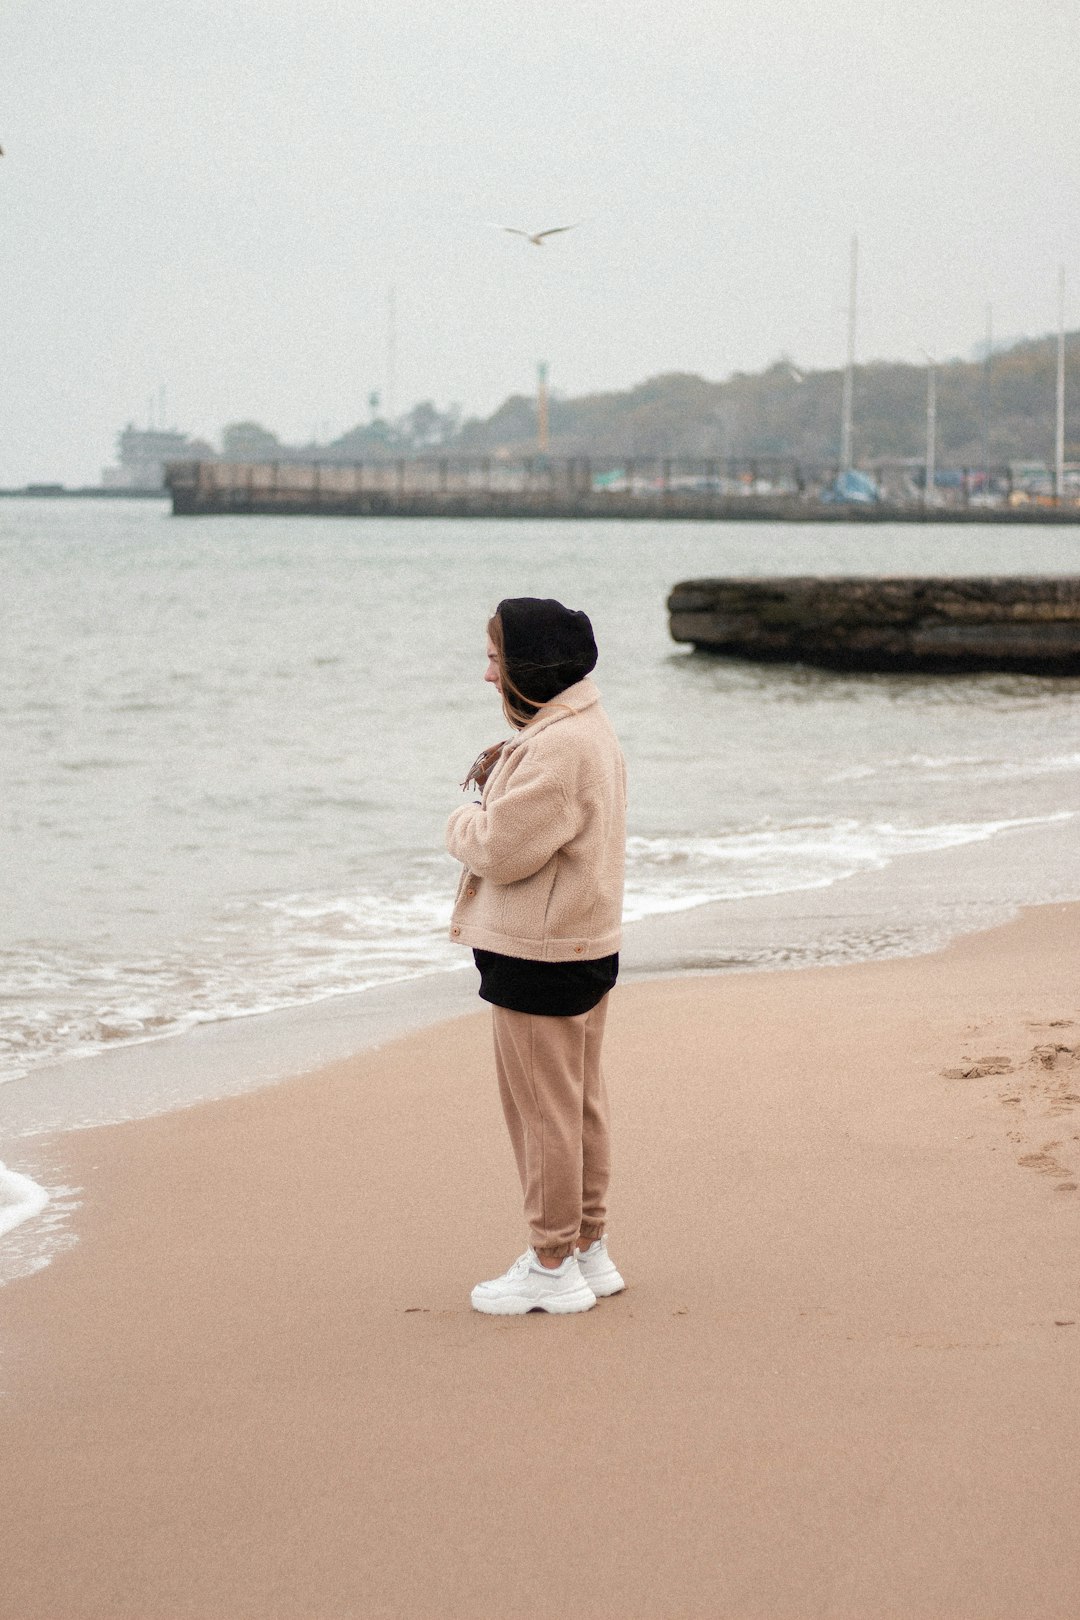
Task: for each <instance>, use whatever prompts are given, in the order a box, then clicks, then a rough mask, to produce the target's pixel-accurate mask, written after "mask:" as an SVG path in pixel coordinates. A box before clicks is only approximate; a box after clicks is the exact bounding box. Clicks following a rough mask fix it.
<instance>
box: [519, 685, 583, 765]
mask: <svg viewBox="0 0 1080 1620" xmlns="http://www.w3.org/2000/svg"><path fill="white" fill-rule="evenodd" d="M599 701H600V692H599V690H598V688H597V686H596V683H595V682H594V681H593V680H592V679H591V678H590V677H589V676H588V675H586V676H585V678H584V680H580V681H575V682H574V684H573V686H568V687H566V688H565V690H564V691H562V692H558V693H556V695H555V696H554V697H553V698H552V699H551V700H550V702H548V703H545V704H543V705H542V706H541V707H540V708H539V709H538V710H537V711H536V713H535V714H534V715H533V718H532V719H531V720H530V721H529V724H528V725H527V726H523V727H522V728H521V730H520V731H518V732H515V734H514V736H512V737H510V738H508V739H507V744H506V746H507V747H508V748H513V747H514V746H515V745H516V744H517V743H519V742H528V740H529V738H530V737H535V736H536V734H537V732H538V731H543V730H544V729H545V728H546V727H547V726H553V725H555V724H556V722H557V721H559V720H569V719H570V717H571V715H574V714H580V713H581V712H582V710H583V709H589V708H591V707H592V705H593V704H594V703H599Z"/></svg>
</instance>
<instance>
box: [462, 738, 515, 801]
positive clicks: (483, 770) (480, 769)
mask: <svg viewBox="0 0 1080 1620" xmlns="http://www.w3.org/2000/svg"><path fill="white" fill-rule="evenodd" d="M504 746H505V745H504V744H503V743H501V742H497V743H492V745H491V747H490V748H485V749H484V751H483V753H481V754H478V755H477V756H476V758H475V759H474V760H473V763H472V764H471V765H470V767H469V774H468V776H466V778H465V780H464V782H462V784H461V787H462V791H463V792H465V791H467V790H468V789H469V788H470V787H471V786H472V785H473V784H474V783H475V785H476V786H477V787H478V788H481V789H482V788H483V786H484V784H485V782H486V781H487V779H488V777H489V776H490V775H491V772H492V770H493V768H494V765H495V761H496V760H497V759H498V757H499V755H500V754H501V753H502V751H503V748H504Z"/></svg>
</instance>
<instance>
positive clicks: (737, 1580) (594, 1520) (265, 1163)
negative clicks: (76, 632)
mask: <svg viewBox="0 0 1080 1620" xmlns="http://www.w3.org/2000/svg"><path fill="white" fill-rule="evenodd" d="M1078 961H1080V907H1065V906H1051V907H1043V908H1040V909H1037V910H1032V911H1029V912H1027V913H1025V914H1024V915H1023V916H1022V917H1021V918H1020V919H1019V920H1017V921H1016V922H1014V923H1011V924H1009V925H1007V926H1006V927H1004V928H1000V929H997V930H995V931H993V932H992V933H988V934H982V935H976V936H970V937H968V938H966V939H963V940H960V941H958V942H955V943H954V944H953V945H951V946H950V947H949V948H948V949H947V950H946V951H944V952H941V953H939V954H936V955H930V956H922V957H918V958H913V959H910V960H893V961H887V962H879V963H873V962H871V963H864V964H861V965H858V966H853V967H844V968H815V969H808V970H804V971H799V972H789V973H778V974H777V973H769V974H765V973H762V974H746V975H737V976H730V977H713V978H705V977H702V978H690V977H687V978H682V979H675V980H667V981H657V982H647V983H639V984H634V985H632V986H629V987H624V988H620V990H619V991H617V992H616V995H615V998H614V1002H613V1007H612V1014H611V1019H610V1023H609V1029H610V1036H609V1046H608V1067H609V1072H610V1074H611V1077H612V1080H613V1083H614V1091H615V1099H616V1132H617V1138H616V1149H617V1182H616V1185H615V1187H614V1188H613V1215H612V1223H611V1247H612V1252H613V1254H614V1255H615V1258H616V1259H617V1260H618V1262H619V1264H620V1266H621V1267H622V1269H623V1270H624V1272H625V1274H626V1276H627V1278H628V1281H629V1283H630V1287H629V1288H628V1290H627V1292H626V1293H625V1294H624V1295H621V1296H619V1297H617V1298H614V1299H610V1300H605V1301H602V1302H601V1303H600V1304H599V1305H598V1306H597V1308H596V1309H595V1310H593V1311H591V1312H588V1313H587V1314H584V1315H582V1316H577V1317H570V1318H550V1317H546V1316H542V1315H533V1316H530V1317H526V1318H515V1319H506V1318H503V1319H492V1318H487V1317H481V1316H478V1315H476V1314H475V1313H473V1312H472V1311H471V1310H470V1308H469V1302H468V1291H469V1287H470V1286H471V1284H472V1283H473V1282H474V1281H475V1280H477V1278H479V1277H482V1276H490V1275H492V1274H493V1273H495V1272H496V1271H499V1270H501V1269H503V1268H504V1267H505V1266H506V1265H507V1264H508V1263H509V1261H510V1260H511V1259H513V1257H514V1256H515V1255H516V1254H517V1253H518V1252H519V1251H520V1249H521V1248H522V1247H523V1242H524V1234H523V1231H522V1227H521V1221H520V1212H519V1207H518V1205H519V1199H518V1192H517V1188H516V1185H515V1181H514V1175H513V1169H512V1163H511V1158H510V1151H509V1146H508V1144H507V1143H506V1141H505V1140H504V1136H503V1128H502V1123H501V1119H500V1116H499V1110H498V1103H497V1098H496V1094H495V1087H494V1080H493V1074H492V1064H491V1059H490V1054H489V1029H488V1020H487V1014H486V1013H485V1012H480V1013H478V1014H476V1015H475V1016H470V1017H466V1018H462V1019H458V1020H455V1021H453V1022H451V1023H447V1024H443V1025H440V1026H437V1027H436V1028H433V1029H427V1030H424V1031H421V1032H420V1033H418V1034H414V1035H410V1036H408V1037H407V1038H405V1039H403V1040H400V1041H397V1042H395V1043H393V1044H391V1045H387V1046H385V1047H383V1048H382V1049H381V1050H378V1051H374V1052H368V1053H365V1054H364V1055H362V1056H361V1057H358V1058H354V1059H351V1060H349V1061H347V1062H343V1063H338V1064H335V1065H334V1066H332V1067H331V1068H328V1069H325V1070H323V1071H321V1072H320V1073H318V1074H315V1075H311V1076H308V1077H305V1078H303V1079H300V1080H295V1081H289V1082H287V1083H285V1084H282V1085H280V1086H277V1087H273V1088H270V1089H267V1090H264V1091H259V1092H253V1093H249V1094H246V1095H243V1096H238V1097H233V1098H229V1099H226V1100H222V1101H218V1102H214V1103H206V1104H202V1105H200V1106H197V1107H193V1108H189V1109H186V1110H182V1111H180V1112H176V1113H172V1114H168V1115H163V1116H161V1117H159V1118H154V1119H146V1120H141V1121H138V1122H135V1123H131V1124H126V1125H120V1126H110V1127H104V1128H99V1129H93V1130H86V1131H81V1132H74V1133H69V1134H67V1135H64V1136H61V1137H57V1138H55V1139H54V1140H53V1142H52V1144H51V1145H50V1147H49V1153H50V1155H51V1157H52V1159H53V1161H54V1162H55V1164H56V1166H57V1169H58V1171H59V1173H60V1174H62V1175H63V1178H64V1179H65V1180H66V1181H67V1182H69V1183H72V1184H75V1185H78V1186H80V1187H81V1188H82V1189H83V1194H82V1196H83V1204H82V1208H81V1209H80V1211H79V1212H78V1215H77V1216H76V1218H75V1226H76V1230H77V1232H78V1234H79V1242H78V1243H77V1244H76V1245H75V1246H74V1247H73V1248H72V1249H70V1250H69V1251H68V1252H66V1253H61V1254H59V1255H58V1256H57V1258H56V1259H55V1260H54V1261H53V1263H52V1264H51V1265H50V1266H49V1267H48V1269H47V1270H45V1271H44V1272H42V1273H40V1274H38V1275H37V1276H34V1277H30V1278H27V1279H25V1280H22V1281H18V1282H15V1283H12V1284H11V1285H9V1286H8V1287H6V1288H5V1289H3V1290H2V1291H0V1389H2V1390H3V1397H2V1399H0V1457H2V1458H3V1460H4V1464H3V1470H4V1482H5V1483H4V1495H3V1510H2V1543H3V1559H2V1568H3V1574H2V1579H0V1616H3V1620H39V1617H40V1620H75V1617H79V1620H83V1617H86V1620H89V1617H91V1616H92V1617H94V1620H187V1617H198V1620H241V1617H243V1620H279V1617H280V1620H286V1617H288V1620H300V1617H304V1620H316V1617H318V1620H322V1617H334V1620H338V1617H346V1616H348V1617H364V1620H366V1617H369V1616H371V1617H375V1616H402V1617H409V1620H459V1617H460V1620H489V1617H490V1620H511V1617H519V1616H520V1617H525V1616H530V1617H532V1616H535V1617H545V1620H557V1617H562V1616H567V1617H574V1620H601V1617H602V1620H632V1617H640V1620H682V1617H687V1620H689V1617H695V1620H696V1617H701V1620H726V1617H732V1620H749V1617H754V1620H788V1617H792V1620H795V1617H797V1620H804V1617H810V1616H814V1617H818V1616H825V1617H845V1620H885V1617H890V1620H891V1617H896V1620H900V1617H903V1620H961V1617H963V1620H995V1617H1016V1620H1021V1617H1022V1620H1044V1617H1055V1620H1057V1617H1062V1620H1064V1617H1066V1616H1070V1617H1071V1616H1073V1615H1074V1614H1075V1612H1076V1591H1077V1585H1078V1582H1080V1540H1078V1538H1077V1535H1076V1525H1077V1523H1078V1522H1080V1467H1078V1466H1077V1459H1076V1414H1077V1411H1078V1409H1080V1348H1078V1347H1080V1341H1078V1337H1077V1336H1078V1334H1080V1265H1078V1260H1077V1256H1078V1248H1080V1244H1078V1238H1080V1190H1078V1188H1080V979H1078V975H1077V963H1078Z"/></svg>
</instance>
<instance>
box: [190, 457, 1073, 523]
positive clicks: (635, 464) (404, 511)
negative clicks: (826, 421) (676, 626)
mask: <svg viewBox="0 0 1080 1620" xmlns="http://www.w3.org/2000/svg"><path fill="white" fill-rule="evenodd" d="M703 468H704V470H703ZM710 468H712V469H713V470H712V471H710V470H709V469H710ZM755 471H756V472H760V471H761V469H760V468H757V467H756V464H755ZM796 471H797V472H798V476H796ZM796 471H792V469H790V468H777V469H773V470H772V476H771V477H770V478H769V479H768V480H763V479H760V478H758V477H756V476H755V477H751V476H750V474H749V473H747V475H746V479H748V480H749V481H748V482H747V481H745V480H743V479H742V478H740V477H735V476H733V475H729V474H728V473H727V472H724V473H723V474H721V473H720V472H719V471H717V470H716V464H713V463H705V464H702V466H699V467H689V468H688V466H687V464H683V463H680V462H677V461H673V460H670V459H668V460H665V459H662V458H656V457H652V458H637V459H627V460H625V461H622V462H620V463H619V464H618V466H617V467H616V468H614V469H610V468H608V469H606V470H605V468H604V467H602V466H601V465H600V464H598V463H595V462H593V461H592V460H590V458H589V457H586V456H576V457H568V458H565V459H562V460H552V459H548V458H540V457H537V458H534V459H532V460H525V461H501V460H500V459H499V458H498V457H491V456H489V457H481V458H476V459H472V460H455V459H454V458H451V457H442V458H435V459H416V458H411V459H410V458H402V459H399V460H384V461H377V462H367V463H360V462H297V461H281V462H217V461H206V462H175V463H173V464H172V465H171V466H169V468H168V469H167V472H166V483H167V485H168V489H169V493H170V494H171V496H172V504H173V512H174V514H175V515H176V516H178V517H204V516H212V515H215V514H226V513H227V514H232V515H240V514H253V515H254V514H258V515H260V516H278V515H280V516H283V517H285V516H289V517H301V516H308V517H314V516H325V517H331V516H339V517H456V518H572V519H575V520H581V519H589V518H617V519H619V520H622V521H627V520H629V521H635V520H640V521H646V522H656V521H658V520H674V521H680V520H681V521H703V522H714V523H717V522H743V523H745V522H761V523H1007V524H1027V523H1038V524H1061V523H1080V506H1077V505H1062V506H1043V505H1036V504H1034V503H1030V504H1024V505H1001V506H994V507H989V506H980V505H977V504H974V503H968V502H967V501H966V500H964V499H962V498H961V499H959V500H958V501H957V502H956V503H954V504H949V505H940V506H934V507H932V508H930V509H927V508H926V507H925V506H924V505H923V504H922V503H921V502H919V501H914V502H912V501H907V502H905V501H900V500H892V501H889V500H880V501H873V502H869V503H866V504H858V503H853V502H841V501H830V500H826V499H824V498H823V490H824V488H825V484H826V482H827V472H828V469H817V470H816V471H814V473H813V476H810V473H809V472H808V471H807V470H806V469H803V470H796ZM762 485H765V486H766V487H762Z"/></svg>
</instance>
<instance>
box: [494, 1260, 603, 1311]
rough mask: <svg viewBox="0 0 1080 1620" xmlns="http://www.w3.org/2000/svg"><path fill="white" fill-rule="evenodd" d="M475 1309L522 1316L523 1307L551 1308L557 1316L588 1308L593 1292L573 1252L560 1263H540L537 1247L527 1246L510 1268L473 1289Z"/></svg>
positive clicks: (593, 1300) (589, 1307)
mask: <svg viewBox="0 0 1080 1620" xmlns="http://www.w3.org/2000/svg"><path fill="white" fill-rule="evenodd" d="M472 1302H473V1310H474V1311H484V1312H485V1313H486V1314H487V1315H488V1316H524V1315H525V1312H526V1311H551V1312H552V1313H553V1314H554V1315H556V1316H564V1315H568V1314H569V1313H570V1312H571V1311H588V1310H591V1309H592V1307H593V1306H594V1305H595V1304H596V1295H595V1294H594V1293H593V1291H592V1289H591V1288H590V1287H589V1285H588V1283H587V1282H586V1281H585V1280H584V1278H583V1277H582V1275H581V1272H580V1271H579V1269H578V1263H577V1260H576V1259H575V1257H574V1256H573V1255H572V1254H568V1255H567V1257H566V1259H565V1260H564V1261H563V1262H562V1264H561V1265H559V1266H554V1267H551V1268H549V1267H547V1266H542V1265H541V1264H540V1262H539V1260H538V1259H537V1258H536V1251H535V1250H533V1249H526V1250H525V1253H524V1254H523V1255H520V1256H519V1257H518V1259H516V1260H515V1261H514V1263H513V1265H512V1266H511V1267H510V1270H509V1271H507V1272H505V1273H504V1275H503V1276H501V1277H492V1279H491V1281H490V1282H482V1283H477V1285H476V1287H475V1288H474V1289H473V1291H472Z"/></svg>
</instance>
